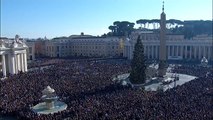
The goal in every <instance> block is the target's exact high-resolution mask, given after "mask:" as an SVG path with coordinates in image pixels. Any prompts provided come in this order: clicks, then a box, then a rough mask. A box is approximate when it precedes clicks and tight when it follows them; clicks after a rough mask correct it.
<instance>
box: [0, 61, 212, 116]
mask: <svg viewBox="0 0 213 120" xmlns="http://www.w3.org/2000/svg"><path fill="white" fill-rule="evenodd" d="M45 62H46V63H48V62H47V61H45ZM50 63H51V67H49V68H44V69H38V70H34V71H29V72H28V73H21V74H18V75H14V76H10V77H8V79H6V80H4V81H0V87H1V91H0V115H7V116H14V117H16V118H18V119H35V120H46V119H51V120H52V119H72V120H73V119H106V120H113V119H130V120H134V119H135V120H137V119H199V120H200V119H206V120H207V119H212V118H213V114H211V113H213V108H212V105H211V96H212V95H213V94H212V93H213V89H212V82H213V76H212V75H211V73H212V72H210V75H208V76H203V75H201V74H200V71H201V70H200V69H205V70H209V69H206V68H199V69H194V70H193V72H191V71H190V70H189V68H188V66H182V67H186V69H182V67H180V68H179V67H176V68H175V69H174V71H175V72H181V73H182V72H184V70H185V72H186V73H189V74H194V75H196V76H198V78H196V79H195V80H192V81H190V82H188V83H185V84H184V85H181V86H177V87H176V88H174V89H170V90H167V91H166V92H150V91H149V92H148V91H144V90H140V89H132V88H131V87H125V86H122V85H120V84H118V83H116V82H115V81H112V77H113V76H116V75H119V74H123V73H127V72H129V71H130V64H129V62H127V61H125V60H56V61H54V60H52V61H51V62H50ZM45 65H48V64H45ZM193 68H195V66H191V69H193ZM189 71H190V72H189ZM48 85H49V86H50V87H52V88H53V89H55V91H56V94H57V95H58V96H59V98H60V100H61V101H63V102H65V103H66V104H67V105H68V108H67V109H66V110H64V111H61V112H58V113H55V114H50V115H38V114H36V113H34V112H33V111H32V110H31V107H32V106H34V105H36V104H38V103H39V102H41V99H40V98H41V96H42V93H41V91H42V90H43V89H44V88H45V87H46V86H48Z"/></svg>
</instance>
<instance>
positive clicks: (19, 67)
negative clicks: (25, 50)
mask: <svg viewBox="0 0 213 120" xmlns="http://www.w3.org/2000/svg"><path fill="white" fill-rule="evenodd" d="M17 64H18V71H19V72H20V71H21V59H20V54H17Z"/></svg>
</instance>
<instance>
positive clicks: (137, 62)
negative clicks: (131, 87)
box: [129, 36, 146, 84]
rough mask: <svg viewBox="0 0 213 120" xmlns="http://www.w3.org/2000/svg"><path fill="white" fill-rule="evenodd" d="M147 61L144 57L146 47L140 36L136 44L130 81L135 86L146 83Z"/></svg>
mask: <svg viewBox="0 0 213 120" xmlns="http://www.w3.org/2000/svg"><path fill="white" fill-rule="evenodd" d="M145 62H146V59H145V56H144V47H143V44H142V41H141V39H140V36H138V39H137V42H136V44H135V48H134V52H133V59H132V61H131V68H132V70H131V73H130V77H129V78H130V81H131V83H133V84H143V83H145V81H146V74H145V71H146V65H145Z"/></svg>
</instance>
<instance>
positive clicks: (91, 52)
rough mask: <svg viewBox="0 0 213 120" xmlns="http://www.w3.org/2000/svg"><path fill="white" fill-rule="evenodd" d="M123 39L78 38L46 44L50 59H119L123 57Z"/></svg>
mask: <svg viewBox="0 0 213 120" xmlns="http://www.w3.org/2000/svg"><path fill="white" fill-rule="evenodd" d="M122 42H123V39H121V38H118V37H93V36H89V37H88V36H87V37H83V36H77V37H72V38H59V39H53V40H49V41H46V42H45V48H46V53H45V54H46V56H48V57H70V56H74V57H79V56H84V57H118V56H123V46H122V45H123V44H122Z"/></svg>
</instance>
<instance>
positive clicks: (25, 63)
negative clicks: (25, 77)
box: [24, 53, 27, 72]
mask: <svg viewBox="0 0 213 120" xmlns="http://www.w3.org/2000/svg"><path fill="white" fill-rule="evenodd" d="M24 72H27V55H26V53H24Z"/></svg>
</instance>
